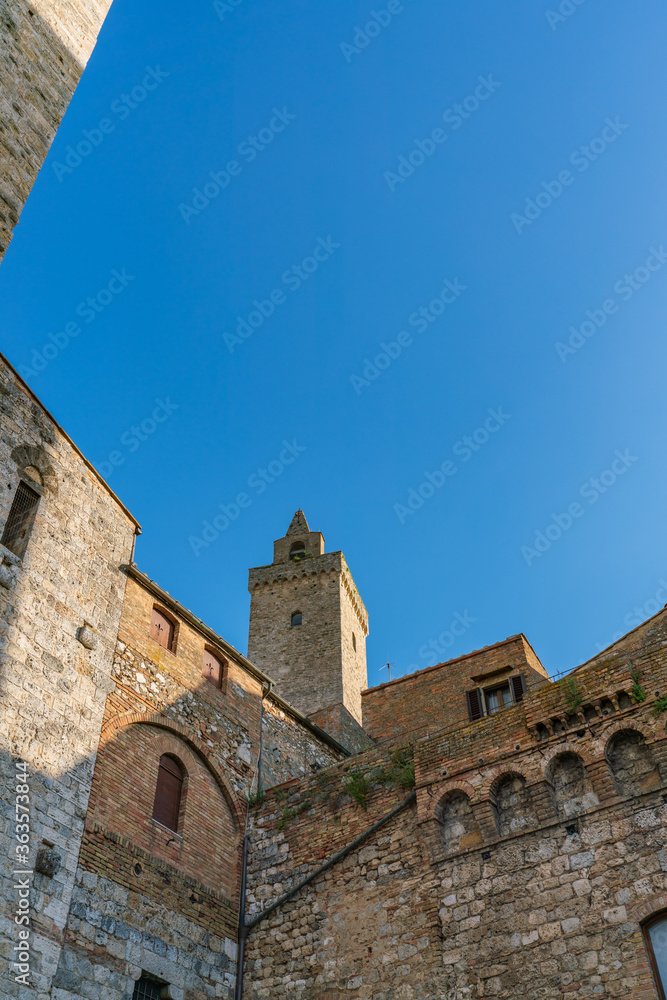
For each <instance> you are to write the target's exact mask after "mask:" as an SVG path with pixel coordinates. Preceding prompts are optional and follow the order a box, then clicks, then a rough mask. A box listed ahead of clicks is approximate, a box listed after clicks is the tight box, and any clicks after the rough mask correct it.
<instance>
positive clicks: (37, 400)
mask: <svg viewBox="0 0 667 1000" xmlns="http://www.w3.org/2000/svg"><path fill="white" fill-rule="evenodd" d="M0 361H2V363H3V364H5V365H6V366H7V368H9V370H10V371H11V372H12V373H13V375H14V377H15V378H16V381H17V382H18V383H19V385H20V386H21V388H22V389H23V391H24V392H25V393H26V395H28V396H30V398H31V399H32V400H34V402H35V403H37V405H38V406H39V408H40V409H41V410H42V411H43V412H44V413H45V414H46V416H47V417H48V418H49V420H50V421H51V423H52V424H53V425H54V426H55V427H56V429H57V430H58V432H59V433H60V434H62V436H63V437H64V438H65V440H66V441H67V442H68V444H70V445H71V446H72V448H73V449H74V451H75V452H76V453H77V455H78V456H79V458H80V459H81V460H82V461H83V463H84V465H86V466H87V467H88V469H90V471H91V472H92V473H93V475H94V476H96V477H97V479H99V481H100V483H101V484H102V486H103V487H104V489H105V490H106V491H107V493H108V494H109V495H110V496H111V498H112V499H113V500H115V502H116V503H117V504H118V506H119V507H120V509H121V510H122V511H123V513H124V514H126V515H127V517H128V518H129V519H130V521H132V524H133V525H134V526H135V529H136V534H137V535H140V534H141V525H140V524H139V522H138V521H137V519H136V517H135V516H134V514H132V513H131V512H130V511H129V510H128V509H127V507H126V506H125V504H124V503H123V501H122V500H120V499H119V498H118V497H117V496H116V494H115V493H114V491H113V490H112V489H111V487H110V486H109V484H108V483H107V481H106V480H105V479H103V478H102V476H101V475H100V473H99V472H98V471H97V469H96V468H95V466H94V465H93V464H92V462H89V461H88V459H87V458H86V456H85V455H84V454H83V452H82V451H81V449H80V448H79V447H78V446H77V445H76V444H75V443H74V441H72V439H71V437H70V436H69V434H68V433H67V431H66V430H64V429H63V428H62V427H61V426H60V424H59V423H58V421H57V420H56V418H55V417H54V416H53V414H52V413H51V411H50V410H47V408H46V407H45V406H44V403H43V402H42V401H41V399H40V398H39V396H37V395H36V393H34V392H33V391H32V389H31V388H30V386H29V385H28V383H27V382H26V381H25V379H24V378H23V376H22V375H19V373H18V372H17V370H16V368H14V365H13V364H12V363H11V361H9V360H8V358H7V357H6V356H5V355H4V354H3V353H2V352H1V351H0Z"/></svg>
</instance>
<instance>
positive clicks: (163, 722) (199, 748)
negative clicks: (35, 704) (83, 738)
mask: <svg viewBox="0 0 667 1000" xmlns="http://www.w3.org/2000/svg"><path fill="white" fill-rule="evenodd" d="M132 725H141V726H155V727H156V728H158V729H165V730H167V731H168V732H170V733H173V734H174V736H178V737H179V738H180V739H182V740H183V741H184V742H185V743H186V744H187V745H188V746H189V747H190V749H191V750H192V751H194V753H195V755H196V756H197V757H199V759H200V760H201V762H202V763H203V764H204V766H205V767H206V768H207V769H208V770H209V771H210V772H211V774H212V775H213V778H214V780H215V782H216V784H217V785H218V787H219V788H220V791H221V793H222V797H223V798H224V800H225V802H226V803H227V805H228V806H229V811H230V812H231V814H232V820H233V822H234V828H235V831H236V834H237V836H240V831H241V830H243V828H244V824H245V818H244V816H243V814H242V812H241V803H240V801H239V797H238V796H237V794H236V792H235V791H234V789H233V788H232V785H231V784H230V782H229V781H228V779H227V778H226V777H225V775H224V774H223V773H222V772H221V771H219V770H218V768H217V767H216V766H215V765H214V764H213V763H211V761H210V760H209V754H208V747H206V746H204V744H203V743H202V742H201V740H199V739H197V737H196V736H192V734H191V733H189V732H188V731H187V729H185V727H184V726H181V725H180V723H178V722H172V720H171V719H167V718H165V716H164V715H158V714H150V715H145V714H143V713H142V712H127V713H126V714H125V715H117V716H115V717H113V718H111V719H109V721H108V722H106V723H105V724H104V726H103V727H102V733H101V737H100V748H102V747H104V746H105V744H106V743H108V742H109V740H110V739H111V735H112V733H114V732H115V731H116V730H117V729H126V728H129V727H130V726H132ZM163 752H167V751H166V750H165V751H163Z"/></svg>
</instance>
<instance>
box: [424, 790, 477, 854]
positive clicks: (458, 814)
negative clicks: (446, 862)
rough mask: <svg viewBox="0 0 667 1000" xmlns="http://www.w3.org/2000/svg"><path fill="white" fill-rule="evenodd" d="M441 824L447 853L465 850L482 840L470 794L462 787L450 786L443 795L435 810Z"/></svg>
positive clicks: (443, 842)
mask: <svg viewBox="0 0 667 1000" xmlns="http://www.w3.org/2000/svg"><path fill="white" fill-rule="evenodd" d="M435 815H436V819H437V820H438V823H439V824H440V839H441V841H442V845H443V847H444V849H445V852H446V853H447V854H453V853H454V852H456V851H461V850H465V848H466V847H473V846H476V845H478V844H480V843H481V842H482V835H481V833H480V830H479V827H478V825H477V823H476V821H475V817H474V815H473V811H472V806H471V804H470V799H469V797H468V795H467V794H466V793H465V792H464V791H463V789H461V788H450V789H449V791H447V792H445V793H444V795H442V796H441V798H440V800H439V802H438V804H437V806H436V811H435Z"/></svg>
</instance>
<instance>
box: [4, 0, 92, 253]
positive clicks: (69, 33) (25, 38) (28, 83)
mask: <svg viewBox="0 0 667 1000" xmlns="http://www.w3.org/2000/svg"><path fill="white" fill-rule="evenodd" d="M110 6H111V0H60V2H59V3H57V4H54V3H52V2H49V0H11V2H10V0H0V19H1V23H2V28H1V30H0V79H1V80H2V90H1V91H0V137H1V142H0V260H1V259H2V257H3V256H4V253H5V251H6V249H7V247H8V246H9V241H10V240H11V238H12V233H13V230H14V227H15V226H16V224H17V222H18V221H19V216H20V215H21V211H22V209H23V206H24V204H25V201H26V198H27V197H28V194H29V193H30V189H31V188H32V185H33V183H34V181H35V178H36V176H37V174H38V173H39V170H40V168H41V166H42V164H43V162H44V160H45V158H46V154H47V153H48V151H49V147H50V145H51V143H52V142H53V138H54V136H55V134H56V131H57V129H58V126H59V125H60V122H61V121H62V117H63V115H64V114H65V111H66V110H67V105H68V104H69V102H70V100H71V97H72V94H73V93H74V91H75V89H76V86H77V84H78V82H79V80H80V78H81V74H82V73H83V71H84V69H85V67H86V63H87V62H88V59H89V57H90V54H91V52H92V51H93V48H94V47H95V42H96V41H97V36H98V34H99V31H100V28H101V27H102V23H103V22H104V18H105V17H106V15H107V12H108V10H109V7H110Z"/></svg>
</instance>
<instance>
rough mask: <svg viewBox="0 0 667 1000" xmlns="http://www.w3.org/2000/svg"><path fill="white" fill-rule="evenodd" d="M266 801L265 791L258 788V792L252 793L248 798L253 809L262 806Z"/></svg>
mask: <svg viewBox="0 0 667 1000" xmlns="http://www.w3.org/2000/svg"><path fill="white" fill-rule="evenodd" d="M263 801H264V789H263V788H258V789H257V791H256V792H252V793H251V794H250V795H249V796H248V805H249V806H250V808H251V809H252V808H253V807H254V806H261V804H262V802H263Z"/></svg>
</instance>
